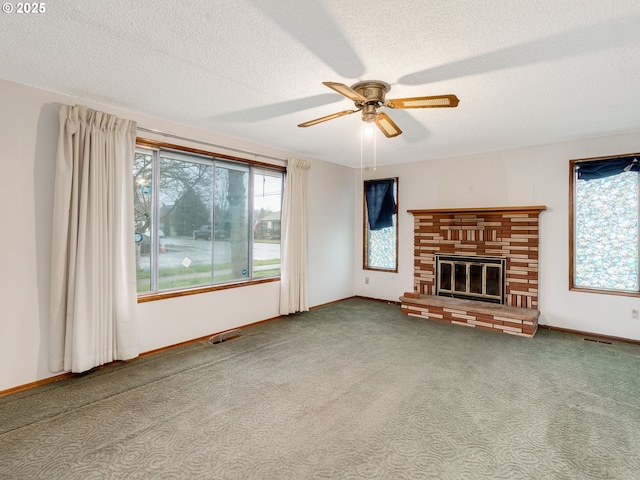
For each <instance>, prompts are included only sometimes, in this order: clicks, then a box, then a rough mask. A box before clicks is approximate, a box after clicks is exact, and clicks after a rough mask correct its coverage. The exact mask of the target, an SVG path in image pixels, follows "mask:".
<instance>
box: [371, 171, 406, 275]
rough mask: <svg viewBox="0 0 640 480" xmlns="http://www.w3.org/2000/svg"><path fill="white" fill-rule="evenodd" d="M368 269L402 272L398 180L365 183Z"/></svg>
mask: <svg viewBox="0 0 640 480" xmlns="http://www.w3.org/2000/svg"><path fill="white" fill-rule="evenodd" d="M363 217H364V229H363V231H364V242H363V244H364V248H363V253H364V255H363V268H364V269H365V270H381V271H386V272H397V271H398V179H397V178H383V179H379V180H366V181H365V182H364V215H363Z"/></svg>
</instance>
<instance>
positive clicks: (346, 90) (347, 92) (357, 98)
mask: <svg viewBox="0 0 640 480" xmlns="http://www.w3.org/2000/svg"><path fill="white" fill-rule="evenodd" d="M322 84H323V85H326V86H327V87H329V88H331V89H332V90H335V91H336V92H338V93H339V94H340V95H344V96H345V97H347V98H348V99H349V100H353V101H354V102H367V101H368V99H367V97H365V96H364V95H360V94H359V93H358V92H356V91H355V90H353V89H352V88H350V87H347V86H346V85H345V84H344V83H338V82H322Z"/></svg>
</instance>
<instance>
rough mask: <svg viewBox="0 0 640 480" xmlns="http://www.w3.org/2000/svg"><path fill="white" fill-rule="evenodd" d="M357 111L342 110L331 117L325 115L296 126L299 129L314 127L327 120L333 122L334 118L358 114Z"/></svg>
mask: <svg viewBox="0 0 640 480" xmlns="http://www.w3.org/2000/svg"><path fill="white" fill-rule="evenodd" d="M358 111H359V110H343V111H342V112H338V113H332V114H331V115H327V116H326V117H320V118H316V119H315V120H309V121H308V122H304V123H301V124H300V125H298V126H299V127H310V126H311V125H315V124H317V123H322V122H326V121H327V120H333V119H334V118H338V117H342V116H344V115H349V114H351V113H355V112H358Z"/></svg>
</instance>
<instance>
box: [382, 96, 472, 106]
mask: <svg viewBox="0 0 640 480" xmlns="http://www.w3.org/2000/svg"><path fill="white" fill-rule="evenodd" d="M458 102H460V100H458V97H456V96H455V95H436V96H434V97H412V98H395V99H393V100H387V102H386V103H385V107H389V108H445V107H457V106H458Z"/></svg>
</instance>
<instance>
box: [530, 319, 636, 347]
mask: <svg viewBox="0 0 640 480" xmlns="http://www.w3.org/2000/svg"><path fill="white" fill-rule="evenodd" d="M538 328H545V329H547V330H552V331H556V332H564V333H572V334H574V335H580V336H581V337H587V338H595V339H602V340H607V341H609V342H622V343H631V344H633V345H640V340H634V339H632V338H624V337H614V336H612V335H601V334H598V333H591V332H584V331H582V330H573V329H571V328H562V327H554V326H553V325H540V324H538Z"/></svg>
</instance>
